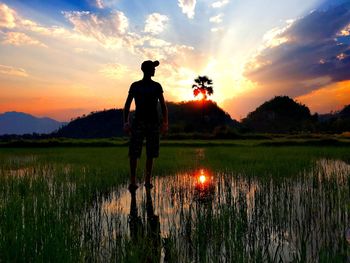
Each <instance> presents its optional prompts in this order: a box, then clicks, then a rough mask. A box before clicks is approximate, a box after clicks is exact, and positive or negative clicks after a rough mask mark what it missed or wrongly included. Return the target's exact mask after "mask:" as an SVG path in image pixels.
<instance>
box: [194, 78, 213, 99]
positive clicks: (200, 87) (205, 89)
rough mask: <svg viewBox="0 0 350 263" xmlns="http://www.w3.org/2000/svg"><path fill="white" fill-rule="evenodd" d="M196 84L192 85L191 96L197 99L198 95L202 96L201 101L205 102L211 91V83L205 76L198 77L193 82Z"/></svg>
mask: <svg viewBox="0 0 350 263" xmlns="http://www.w3.org/2000/svg"><path fill="white" fill-rule="evenodd" d="M194 82H195V83H196V84H193V85H192V89H193V95H194V96H195V97H197V96H198V95H199V94H202V96H203V98H202V100H206V99H207V97H208V96H211V95H212V94H213V93H214V91H213V86H212V85H213V81H212V80H211V79H210V78H208V77H207V76H198V78H196V79H195V80H194Z"/></svg>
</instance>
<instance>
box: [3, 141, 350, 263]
mask: <svg viewBox="0 0 350 263" xmlns="http://www.w3.org/2000/svg"><path fill="white" fill-rule="evenodd" d="M144 162H145V160H144V157H143V158H142V159H141V160H140V165H139V166H138V181H139V188H138V190H137V191H136V192H135V193H130V192H129V191H128V190H127V186H128V157H127V147H126V146H122V145H120V146H116V147H47V148H44V147H43V148H41V147H36V148H28V147H27V148H19V147H17V148H10V147H7V148H1V150H0V222H1V223H0V262H350V148H349V146H346V145H343V146H342V145H339V146H320V145H315V146H310V145H308V146H303V145H299V146H286V145H279V146H267V145H265V146H263V145H254V144H249V143H244V144H241V145H233V144H229V143H227V144H225V143H223V144H222V145H220V144H216V145H207V144H205V143H199V144H197V145H196V143H185V142H184V143H183V145H182V144H181V143H176V144H174V145H166V144H165V145H163V146H162V147H161V152H160V157H159V158H158V159H157V160H156V162H155V167H154V177H153V181H152V182H153V188H151V189H146V188H145V187H144V186H143V182H142V178H143V168H144Z"/></svg>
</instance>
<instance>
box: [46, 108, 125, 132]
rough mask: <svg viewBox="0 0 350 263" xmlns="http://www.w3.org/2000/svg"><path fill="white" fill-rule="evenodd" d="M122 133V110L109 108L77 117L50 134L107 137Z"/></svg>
mask: <svg viewBox="0 0 350 263" xmlns="http://www.w3.org/2000/svg"><path fill="white" fill-rule="evenodd" d="M123 134H124V133H123V110H122V109H111V110H104V111H99V112H93V113H91V114H89V115H87V116H83V117H78V118H76V119H75V120H73V121H71V122H70V123H68V124H67V125H66V126H63V127H62V128H61V129H59V130H58V131H57V132H55V133H53V134H52V135H53V136H57V137H66V138H109V137H118V136H122V135H123Z"/></svg>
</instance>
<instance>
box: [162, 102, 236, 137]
mask: <svg viewBox="0 0 350 263" xmlns="http://www.w3.org/2000/svg"><path fill="white" fill-rule="evenodd" d="M167 106H168V112H169V132H170V133H189V132H204V133H212V132H214V130H215V129H218V128H220V127H222V126H227V127H229V128H237V127H239V126H240V124H239V122H237V121H235V120H232V119H231V117H230V115H229V114H228V113H227V112H225V111H224V110H223V109H221V108H220V107H219V106H218V105H217V104H216V103H215V102H213V101H210V100H207V101H186V102H180V103H174V102H167Z"/></svg>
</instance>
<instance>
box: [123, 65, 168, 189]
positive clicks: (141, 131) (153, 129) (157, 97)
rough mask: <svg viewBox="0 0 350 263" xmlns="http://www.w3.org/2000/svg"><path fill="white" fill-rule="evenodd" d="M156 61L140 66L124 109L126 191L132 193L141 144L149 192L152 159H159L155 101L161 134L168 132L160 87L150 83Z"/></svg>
mask: <svg viewBox="0 0 350 263" xmlns="http://www.w3.org/2000/svg"><path fill="white" fill-rule="evenodd" d="M157 66H159V61H151V60H146V61H144V62H143V63H142V64H141V70H142V71H143V78H142V80H139V81H137V82H134V83H132V84H131V86H130V89H129V95H128V97H127V99H126V102H125V106H124V131H125V132H127V133H129V134H130V135H131V136H130V143H129V159H130V185H129V190H130V191H135V190H136V189H137V188H138V186H137V184H136V167H137V159H138V158H140V157H141V151H142V144H143V140H144V138H146V153H147V160H146V176H145V186H146V187H147V188H151V187H152V184H151V174H152V167H153V159H154V158H156V157H158V155H159V132H160V131H159V128H160V127H159V126H160V125H159V124H160V121H159V113H158V101H159V102H160V106H161V111H162V124H161V131H162V133H165V132H166V131H167V130H168V110H167V107H166V105H165V101H164V96H163V89H162V86H161V85H160V84H159V83H158V82H155V81H153V80H152V77H153V76H154V73H155V68H156V67H157ZM133 99H135V105H136V111H135V118H134V120H133V122H132V125H130V122H129V113H130V105H131V102H132V100H133Z"/></svg>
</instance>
